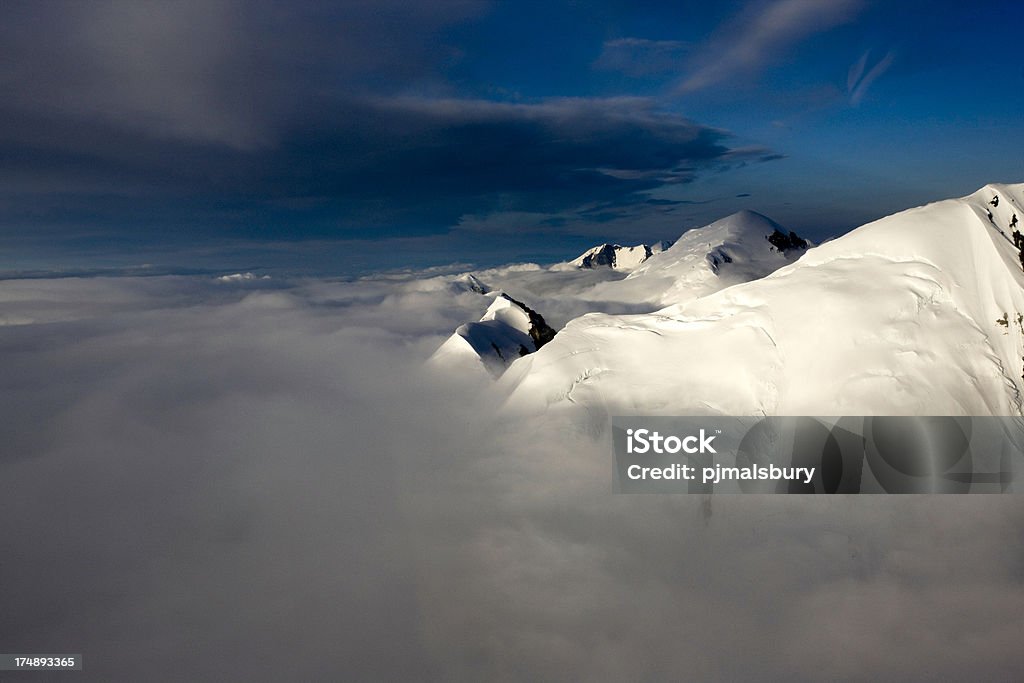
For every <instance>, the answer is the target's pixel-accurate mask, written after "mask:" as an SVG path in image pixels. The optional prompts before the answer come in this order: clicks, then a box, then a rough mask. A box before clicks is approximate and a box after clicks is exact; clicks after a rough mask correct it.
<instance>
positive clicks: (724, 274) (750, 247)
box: [621, 211, 807, 305]
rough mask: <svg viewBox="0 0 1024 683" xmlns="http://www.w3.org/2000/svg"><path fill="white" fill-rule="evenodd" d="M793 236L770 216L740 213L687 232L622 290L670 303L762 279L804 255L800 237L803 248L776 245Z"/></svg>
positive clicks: (631, 276)
mask: <svg viewBox="0 0 1024 683" xmlns="http://www.w3.org/2000/svg"><path fill="white" fill-rule="evenodd" d="M791 234H792V233H787V232H786V231H785V230H784V229H783V228H782V226H780V225H779V224H778V223H776V222H775V221H773V220H772V219H770V218H768V217H767V216H763V215H761V214H759V213H757V212H754V211H740V212H739V213H735V214H732V215H731V216H726V217H725V218H722V219H720V220H717V221H715V222H714V223H712V224H710V225H708V226H705V227H703V228H697V229H695V230H690V231H688V232H686V233H684V234H683V235H682V237H680V238H679V239H678V240H676V242H675V244H673V245H672V246H671V247H670V248H668V249H666V250H665V251H663V252H662V253H660V254H657V255H655V256H652V257H651V258H650V259H647V261H645V262H644V263H643V264H642V265H640V266H639V267H637V268H636V270H634V271H633V272H632V273H630V274H629V275H628V276H627V278H626V282H624V283H623V284H622V287H621V289H623V290H629V291H630V292H631V293H634V295H640V296H648V297H650V296H651V294H652V293H656V296H655V300H656V302H657V303H659V304H661V305H668V304H672V303H682V302H684V301H689V300H692V299H696V298H699V297H701V296H706V295H708V294H710V293H712V292H715V291H718V290H719V289H724V288H725V287H730V286H732V285H734V284H738V283H741V282H748V281H750V280H756V279H758V278H761V277H764V276H765V275H768V274H769V273H771V272H773V271H775V270H778V269H779V268H781V267H783V266H785V265H787V264H789V263H790V262H792V261H793V260H795V259H797V258H799V257H800V256H801V255H802V254H803V252H804V250H805V249H806V247H807V243H806V242H805V241H804V240H800V239H799V238H797V237H796V236H795V235H793V237H794V238H796V239H797V240H798V241H799V242H800V243H803V245H804V246H803V247H802V248H801V247H798V246H797V247H792V248H789V247H788V246H787V247H784V248H780V247H778V246H776V244H775V243H774V242H779V243H780V244H784V243H783V242H781V241H780V240H778V237H779V236H784V237H786V238H787V239H788V237H789V235H791ZM773 240H774V242H773Z"/></svg>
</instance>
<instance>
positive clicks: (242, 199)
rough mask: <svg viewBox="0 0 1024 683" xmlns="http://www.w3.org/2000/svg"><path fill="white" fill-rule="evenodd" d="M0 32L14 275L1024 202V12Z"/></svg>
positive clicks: (789, 9)
mask: <svg viewBox="0 0 1024 683" xmlns="http://www.w3.org/2000/svg"><path fill="white" fill-rule="evenodd" d="M894 5H896V6H895V7H894ZM0 15H2V16H0V18H2V21H0V93H2V95H3V97H0V159H2V160H3V163H2V164H0V180H2V182H0V254H2V255H3V256H2V257H0V271H2V272H8V273H10V272H12V271H18V270H29V269H38V270H50V269H70V270H74V269H89V268H106V267H110V268H123V267H127V266H133V265H139V264H142V263H149V264H153V265H154V267H155V268H157V269H161V268H168V269H189V268H246V267H247V268H254V267H261V266H262V267H268V268H284V269H294V270H306V271H317V272H337V273H345V272H353V271H355V270H361V269H365V268H372V267H381V266H388V267H390V266H406V265H424V264H431V263H445V262H451V261H471V262H473V261H475V262H480V263H495V262H501V261H507V260H516V259H539V260H557V259H561V258H567V257H571V256H573V255H574V252H575V251H578V250H580V249H581V248H582V247H584V246H586V245H588V244H590V243H594V242H599V241H602V240H605V239H610V240H620V241H632V240H645V239H657V238H674V237H676V236H678V235H679V234H680V233H681V232H683V230H685V229H687V228H690V227H695V226H699V225H702V224H705V223H707V222H710V221H711V220H714V219H715V218H718V217H720V216H723V215H725V214H728V213H731V212H733V211H736V210H739V209H743V208H750V209H755V210H758V211H761V212H763V213H766V214H768V215H770V216H772V217H773V218H774V219H776V220H777V221H779V222H781V223H783V224H785V225H786V226H788V227H790V228H792V229H795V230H797V231H798V232H801V233H806V234H808V235H810V236H811V237H816V238H821V237H823V236H826V235H830V234H837V233H841V232H843V231H845V230H848V229H850V228H852V227H855V226H856V225H858V224H860V223H863V222H866V221H868V220H871V219H873V218H876V217H879V216H881V215H885V214H888V213H891V212H894V211H897V210H899V209H902V208H906V207H909V206H912V205H915V204H919V203H923V202H926V201H931V200H935V199H940V198H944V197H947V196H954V195H961V194H966V193H968V192H970V191H973V190H974V189H976V188H977V187H979V186H980V185H983V184H984V183H986V182H991V181H1001V182H1017V181H1024V156H1022V144H1021V143H1022V142H1024V133H1022V130H1021V125H1020V124H1021V120H1022V117H1021V111H1022V106H1024V94H1022V93H1024V57H1022V54H1024V53H1022V48H1024V34H1022V31H1024V28H1022V27H1024V9H1022V6H1021V4H1020V3H1019V2H987V3H955V4H954V3H937V2H917V1H910V2H901V3H887V2H878V1H876V2H870V1H867V0H780V1H778V2H718V3H697V2H646V3H638V2H619V1H607V2H574V1H566V0H562V1H558V0H550V1H547V2H543V3H541V2H478V1H470V0H453V1H450V2H445V1H443V0H430V1H426V0H404V1H402V2H399V1H397V0H359V1H353V2H334V3H328V2H289V3H283V2H282V3H270V2H241V1H231V0H194V1H185V2H176V3H148V2H140V1H137V0H126V1H117V2H99V1H97V2H88V3H79V2H42V1H32V2H8V3H4V4H3V6H2V8H0Z"/></svg>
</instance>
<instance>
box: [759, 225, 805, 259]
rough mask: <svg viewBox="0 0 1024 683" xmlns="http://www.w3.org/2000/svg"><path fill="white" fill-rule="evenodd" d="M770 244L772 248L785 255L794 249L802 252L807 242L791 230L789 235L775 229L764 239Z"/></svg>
mask: <svg viewBox="0 0 1024 683" xmlns="http://www.w3.org/2000/svg"><path fill="white" fill-rule="evenodd" d="M766 239H767V240H768V241H769V242H771V243H772V246H773V247H775V248H776V249H778V250H779V251H781V252H783V253H787V252H790V251H793V250H796V249H799V250H804V249H806V248H807V240H805V239H804V238H802V237H800V236H799V235H797V234H796V233H795V232H793V231H792V230H790V231H789V234H788V235H787V234H786V233H784V232H782V231H781V230H778V229H776V230H775V231H774V232H773V233H772V234H771V235H768V236H767V238H766Z"/></svg>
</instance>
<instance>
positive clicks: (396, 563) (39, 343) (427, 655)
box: [0, 276, 1024, 681]
mask: <svg viewBox="0 0 1024 683" xmlns="http://www.w3.org/2000/svg"><path fill="white" fill-rule="evenodd" d="M445 283H446V281H445V279H444V278H440V279H438V278H433V279H428V280H416V279H410V276H395V277H391V278H375V279H371V280H363V281H357V282H338V281H303V282H296V283H281V282H278V281H275V280H269V281H264V280H238V281H217V280H214V279H212V278H184V277H168V278H141V279H140V278H120V279H102V278H97V279H88V280H74V279H67V280H59V281H54V280H34V281H27V280H26V281H5V282H2V283H0V301H2V302H3V309H4V311H5V313H6V314H7V317H5V318H4V322H5V323H6V324H5V325H3V326H0V354H2V356H0V357H2V358H3V359H4V360H5V363H4V365H5V368H7V370H6V371H5V372H4V374H3V376H2V378H0V405H2V406H3V407H4V415H3V417H4V419H3V420H2V421H0V424H2V434H0V436H2V442H3V443H4V444H5V447H4V449H3V451H2V458H0V500H2V501H3V503H2V506H3V510H4V514H3V515H0V527H2V535H3V538H4V542H5V558H6V559H5V561H4V562H2V563H0V586H2V588H0V592H2V602H3V604H4V610H3V612H2V614H0V640H2V641H3V642H4V643H5V644H6V647H7V648H8V649H10V650H12V651H17V650H25V651H42V650H53V651H78V652H82V653H83V654H84V656H85V662H86V671H85V672H84V673H83V674H82V675H83V676H84V678H83V679H82V680H119V679H138V678H146V679H149V680H182V679H183V678H187V679H189V680H197V681H202V680H223V679H224V677H230V678H245V679H247V680H280V679H281V678H292V679H307V680H308V679H340V678H346V679H350V678H364V679H365V678H372V679H381V678H397V677H401V678H409V677H414V678H421V679H422V678H427V679H435V678H436V679H445V680H482V679H486V680H494V679H501V678H517V679H521V678H524V677H529V678H534V679H554V678H559V679H564V678H567V677H571V678H587V679H593V680H624V679H626V678H630V679H637V678H639V679H654V678H657V679H664V678H680V677H692V678H699V679H702V680H736V679H738V678H740V679H742V678H755V677H756V678H781V677H788V678H790V679H793V680H820V679H821V678H823V677H824V678H829V679H832V680H864V679H871V680H906V679H907V678H940V677H952V678H965V677H972V678H983V679H988V680H996V679H1011V678H1012V677H1013V676H1014V675H1015V673H1016V671H1018V670H1019V667H1020V665H1021V663H1022V662H1021V658H1020V654H1019V648H1018V647H1016V644H1017V643H1018V642H1019V640H1020V635H1021V633H1022V630H1024V622H1022V621H1021V614H1024V609H1022V608H1024V589H1022V578H1024V573H1022V572H1024V565H1022V563H1021V558H1022V557H1024V554H1022V551H1024V548H1022V546H1021V540H1020V534H1019V533H1018V531H1019V529H1020V525H1021V524H1022V523H1024V509H1022V507H1021V504H1020V502H1019V501H1018V499H1017V497H1015V496H989V497H985V496H978V497H963V498H957V497H942V498H928V497H923V498H922V497H904V498H896V497H892V498H879V499H877V500H870V501H868V500H867V499H865V498H831V499H829V500H809V499H783V498H778V497H771V498H756V497H743V498H728V497H716V498H713V499H701V498H697V497H684V496H666V497H644V496H615V495H612V494H611V485H610V476H611V473H610V464H609V461H608V458H607V446H606V440H605V437H604V436H602V435H601V433H600V431H599V430H598V431H593V430H592V428H591V427H588V426H587V425H586V424H584V423H576V422H573V421H569V420H565V419H556V418H550V419H549V420H547V421H544V420H541V421H532V422H530V423H528V424H523V423H520V422H518V421H517V420H515V419H514V418H512V416H509V415H503V414H502V413H501V411H500V410H499V407H498V406H497V405H494V404H493V401H492V400H491V399H489V398H488V397H487V394H481V393H479V390H478V388H477V389H474V385H472V384H467V383H464V382H462V381H461V380H460V378H458V377H447V378H443V377H435V376H431V375H429V374H424V373H423V372H422V369H421V363H422V361H423V359H425V358H426V357H427V356H428V355H429V354H430V353H431V352H432V351H433V350H434V348H435V347H436V346H437V345H438V344H439V343H440V341H441V340H442V339H443V337H444V336H445V335H446V334H447V333H449V332H450V330H451V329H452V328H453V327H454V326H455V325H457V324H458V323H460V322H464V321H465V320H469V319H474V318H475V317H478V316H479V314H480V313H481V312H482V309H483V308H484V307H485V304H486V301H483V300H482V298H481V297H479V296H478V295H476V294H474V293H471V292H469V293H461V294H455V295H453V293H452V290H451V289H450V288H448V287H447V285H446V284H445ZM282 653H286V654H285V655H282Z"/></svg>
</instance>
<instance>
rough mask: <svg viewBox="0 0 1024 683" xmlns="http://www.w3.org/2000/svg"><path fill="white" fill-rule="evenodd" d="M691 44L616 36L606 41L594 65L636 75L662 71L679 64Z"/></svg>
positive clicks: (598, 67)
mask: <svg viewBox="0 0 1024 683" xmlns="http://www.w3.org/2000/svg"><path fill="white" fill-rule="evenodd" d="M691 47H692V45H691V44H690V43H686V42H683V41H678V40H648V39H646V38H616V39H614V40H608V41H605V43H604V46H603V48H602V50H601V56H599V57H598V58H597V60H596V61H595V62H594V68H596V69H602V70H606V71H618V72H621V73H623V74H626V75H627V76H632V77H635V78H639V77H643V76H651V75H656V74H664V73H666V72H669V71H672V70H674V69H678V68H679V64H680V60H682V59H683V56H684V55H685V54H686V52H687V51H688V50H689V49H691Z"/></svg>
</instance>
